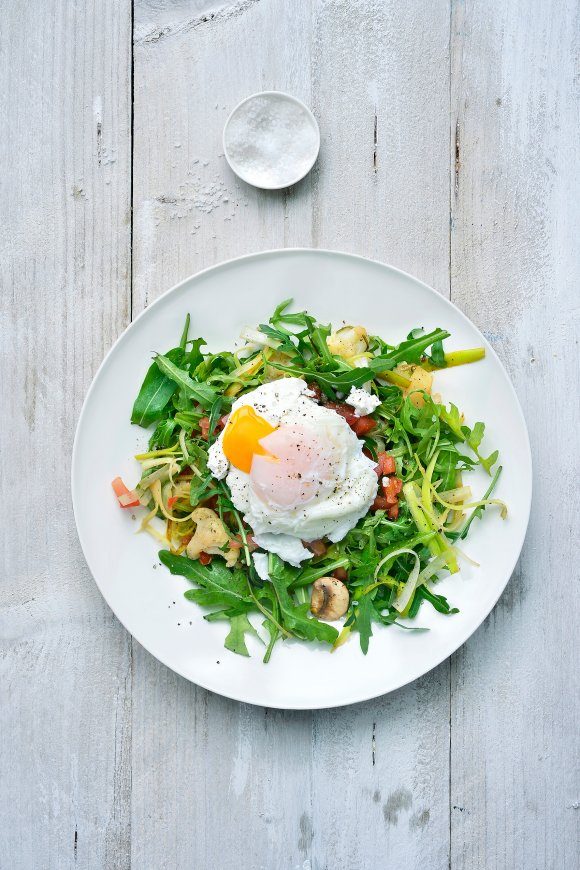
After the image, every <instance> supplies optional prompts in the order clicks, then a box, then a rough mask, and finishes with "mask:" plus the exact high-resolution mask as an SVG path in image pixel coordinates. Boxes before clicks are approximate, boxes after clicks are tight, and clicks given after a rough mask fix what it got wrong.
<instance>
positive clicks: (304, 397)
mask: <svg viewBox="0 0 580 870" xmlns="http://www.w3.org/2000/svg"><path fill="white" fill-rule="evenodd" d="M311 396H312V393H311V392H310V390H309V389H308V387H307V386H306V384H305V383H304V381H303V380H301V379H300V378H283V379H280V380H278V381H274V382H272V383H269V384H263V385H262V386H261V387H258V388H257V389H256V390H253V391H252V392H250V393H246V394H245V395H244V396H242V397H240V398H239V399H237V400H236V401H235V402H234V404H233V406H232V412H234V411H236V410H237V408H240V407H242V406H244V405H250V406H251V407H252V408H254V410H255V411H256V413H258V414H260V415H261V416H262V417H264V418H265V419H266V420H268V422H269V423H270V424H271V425H272V426H278V425H280V424H281V423H285V424H291V423H302V424H304V423H306V424H308V425H311V426H312V427H313V428H314V429H315V431H316V433H317V435H318V437H320V438H322V439H323V440H324V443H325V448H327V449H328V450H329V451H331V452H332V454H333V456H334V457H336V461H335V462H334V463H333V474H334V480H333V483H334V486H333V487H332V489H331V491H330V493H328V494H324V495H323V497H321V498H318V499H315V500H312V501H310V502H308V503H306V504H304V505H300V506H298V507H294V508H280V507H278V506H275V505H272V504H267V503H266V502H264V501H262V500H261V499H260V498H258V497H257V495H256V494H255V493H254V491H253V489H252V487H251V486H250V476H249V475H248V474H246V473H245V472H243V471H240V470H239V469H238V468H235V467H234V466H231V465H230V463H229V462H228V459H227V457H226V456H225V454H224V451H223V432H222V433H221V435H220V437H219V438H218V439H217V440H216V441H215V442H214V444H212V446H211V447H210V450H209V461H208V467H209V469H210V471H211V472H212V474H213V475H214V477H217V478H218V479H223V478H224V477H225V478H226V483H227V485H228V487H229V489H230V492H231V496H232V502H233V503H234V505H235V506H236V508H237V509H238V510H239V511H240V512H242V513H243V515H244V520H245V521H246V522H247V523H248V525H249V526H250V528H251V529H252V532H253V537H254V540H255V541H256V543H257V544H258V546H259V547H261V548H262V549H264V550H267V551H269V552H271V553H276V554H277V555H278V556H280V558H281V559H283V560H284V561H285V562H288V563H289V564H291V565H299V564H300V563H301V562H303V561H304V560H305V559H309V558H311V557H312V553H311V552H310V551H309V550H307V549H306V548H305V547H304V545H303V544H302V541H314V540H317V539H318V538H322V537H325V536H326V537H328V538H329V539H330V540H331V541H333V542H337V541H340V540H342V538H344V536H345V535H346V534H347V532H349V531H350V529H352V528H353V527H354V526H355V525H356V523H357V522H358V521H359V519H361V517H363V516H365V514H366V513H367V512H368V510H369V508H370V506H371V504H372V503H373V501H374V498H375V496H376V492H377V476H376V474H375V470H374V463H373V462H372V460H370V459H368V458H367V457H366V456H365V455H364V454H363V452H362V444H361V442H360V441H359V439H358V438H357V437H356V435H355V434H354V432H353V431H352V430H351V428H350V427H349V425H348V424H347V423H346V421H345V420H344V419H343V418H342V417H341V416H340V415H338V414H337V413H336V411H333V410H332V409H330V408H326V407H324V406H321V405H318V404H317V403H316V402H315V401H313V400H312V398H311Z"/></svg>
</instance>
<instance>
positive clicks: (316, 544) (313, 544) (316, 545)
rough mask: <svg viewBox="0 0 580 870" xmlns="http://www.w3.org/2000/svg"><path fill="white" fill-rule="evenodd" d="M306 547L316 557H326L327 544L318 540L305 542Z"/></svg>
mask: <svg viewBox="0 0 580 870" xmlns="http://www.w3.org/2000/svg"><path fill="white" fill-rule="evenodd" d="M303 543H304V546H305V547H306V548H307V549H308V550H310V552H311V553H314V555H315V556H324V554H325V553H326V549H327V547H326V544H325V543H324V541H322V540H320V538H318V539H317V540H316V541H303Z"/></svg>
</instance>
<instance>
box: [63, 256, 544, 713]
mask: <svg viewBox="0 0 580 870" xmlns="http://www.w3.org/2000/svg"><path fill="white" fill-rule="evenodd" d="M284 254H307V255H317V254H323V255H327V256H328V255H329V256H332V257H335V256H336V257H339V258H346V259H350V260H359V261H363V262H364V263H370V264H372V265H375V266H380V267H382V268H385V269H387V270H390V271H391V272H395V273H397V274H399V275H401V276H403V277H405V278H408V279H411V280H412V281H414V282H415V283H417V284H420V285H422V287H423V288H425V289H426V290H428V291H429V292H430V293H432V294H434V295H435V296H436V297H437V298H438V299H440V300H441V301H442V302H443V303H444V304H447V305H449V306H451V308H452V309H454V310H455V312H456V313H457V314H458V315H459V317H460V318H461V319H462V320H464V321H465V322H466V323H467V324H468V325H469V326H470V327H471V328H472V329H474V330H475V331H476V332H477V334H478V335H479V336H480V337H481V338H482V339H483V341H484V343H485V346H486V352H487V349H489V352H490V354H491V356H492V357H493V358H494V360H495V362H496V363H497V364H498V365H499V368H500V371H501V373H502V374H503V376H504V378H505V381H506V382H507V385H508V388H509V391H510V393H511V398H512V400H513V404H514V407H515V410H516V412H517V415H518V417H519V419H520V422H521V424H522V426H523V431H524V434H525V445H523V447H524V449H523V451H522V452H523V454H524V455H523V458H524V459H525V465H526V471H527V476H528V477H529V498H528V503H527V506H526V516H525V524H524V527H523V535H522V541H521V545H520V547H519V549H518V551H517V553H516V555H515V557H514V558H513V560H512V563H511V565H510V567H509V570H506V572H505V580H504V581H503V583H502V584H501V586H500V588H499V591H498V593H497V595H496V596H495V597H494V598H493V600H492V601H491V604H490V605H489V607H488V608H487V610H485V611H484V612H483V613H482V616H481V619H479V621H478V622H477V624H476V625H475V626H474V627H472V628H471V627H470V628H468V629H467V630H466V631H465V632H462V633H461V634H460V636H459V640H458V641H457V642H456V643H455V642H454V645H453V647H452V648H451V649H450V650H449V651H445V652H444V653H443V655H441V656H437V657H436V658H435V660H434V661H433V662H432V663H431V664H430V665H429V667H428V668H427V669H426V670H424V671H422V673H420V674H417V675H416V676H414V677H411V678H410V679H407V678H403V679H402V680H401V682H398V683H396V684H395V685H394V686H391V687H390V688H389V689H386V690H385V691H384V692H378V693H377V692H374V691H373V692H371V693H370V694H368V693H363V695H362V696H361V695H354V693H353V694H352V695H351V696H349V697H347V698H345V699H342V700H340V701H337V702H328V703H326V702H324V703H321V704H317V705H316V706H312V705H311V704H301V703H291V704H282V703H279V702H278V703H269V704H265V703H263V702H262V701H259V700H249V699H248V698H247V697H245V696H243V695H241V694H237V693H236V692H232V691H228V692H223V691H221V690H217V689H215V688H213V687H212V686H209V685H207V684H206V683H205V682H203V681H198V680H194V679H192V677H191V676H189V675H188V674H186V673H184V671H183V670H182V669H180V668H177V667H175V666H174V665H172V664H169V663H168V662H167V661H166V660H165V659H164V658H162V657H160V656H157V655H156V654H155V653H153V652H151V651H150V649H149V647H148V646H147V645H146V644H145V643H143V641H142V640H140V638H139V637H138V636H137V634H135V633H134V632H133V631H130V630H129V629H128V628H127V626H126V625H125V623H124V622H123V621H122V619H121V618H120V617H119V616H118V615H117V613H116V612H115V611H114V610H113V608H112V607H111V605H110V604H109V602H108V600H107V596H106V595H105V593H104V591H103V589H102V588H101V585H100V583H99V581H98V580H97V578H96V576H95V572H94V571H93V568H92V566H91V563H90V561H89V558H88V556H87V549H86V548H85V542H84V540H83V535H82V533H81V529H80V527H79V520H78V512H77V500H76V498H75V471H76V467H77V464H78V461H79V458H78V457H79V441H80V435H79V433H80V432H81V429H82V425H83V421H84V417H85V414H86V412H87V407H88V405H89V403H90V399H91V397H92V393H93V391H94V389H95V386H96V383H97V381H98V379H99V377H100V374H101V372H102V370H103V369H104V368H105V366H106V365H108V362H109V359H110V357H111V356H112V355H113V353H114V351H115V349H116V348H117V345H119V344H120V343H121V342H122V341H123V339H124V337H125V335H126V334H127V333H128V332H129V331H130V330H132V329H133V328H134V327H135V326H136V324H137V323H138V322H139V321H140V320H141V318H142V317H144V316H145V314H147V315H148V314H149V312H150V311H151V310H152V309H154V308H155V306H156V305H158V304H159V303H161V302H162V301H163V300H164V299H165V298H166V297H167V296H169V295H170V294H171V293H174V292H176V291H178V290H180V289H181V288H182V287H183V286H184V285H186V284H188V283H189V282H191V281H193V280H195V279H197V278H199V277H201V276H202V275H206V274H208V273H210V272H217V271H219V270H221V269H225V268H227V267H229V266H231V265H232V264H234V263H238V262H244V261H247V260H260V259H266V258H267V257H272V256H276V255H284ZM70 486H71V501H72V508H73V516H74V521H75V527H76V531H77V536H78V540H79V543H80V545H81V550H82V553H83V557H84V559H85V562H86V564H87V567H88V569H89V571H90V573H91V576H92V578H93V581H94V583H95V585H96V586H97V589H98V590H99V592H100V593H101V595H102V597H103V599H104V601H105V603H106V604H107V607H108V608H109V609H110V611H111V612H112V613H113V615H114V616H115V619H117V620H118V622H119V623H120V624H121V625H122V626H123V629H124V630H125V631H127V632H128V634H129V635H130V636H131V637H132V638H134V639H135V640H136V641H137V643H139V644H140V646H142V647H143V649H145V650H146V652H147V653H148V654H149V655H151V656H152V657H153V658H154V659H156V660H157V661H159V662H161V664H162V665H164V667H167V668H169V669H170V670H171V671H173V672H174V673H176V674H178V675H179V676H180V677H183V678H184V679H185V680H187V681H188V682H190V683H193V685H195V686H199V687H200V688H202V689H204V690H205V691H208V692H213V693H214V694H216V695H219V696H220V697H223V698H229V699H230V700H233V701H237V702H240V703H244V704H251V705H253V706H258V707H264V708H266V709H278V710H328V709H334V708H339V707H347V706H350V705H353V704H362V703H365V702H366V701H370V700H373V699H374V698H382V697H384V696H385V695H390V694H392V693H393V692H396V691H398V690H399V689H402V688H403V687H404V686H407V685H410V684H411V683H414V682H415V681H416V680H419V679H421V678H422V677H424V676H425V675H426V674H429V673H430V672H431V671H433V670H434V669H435V668H437V667H439V665H440V664H441V663H442V662H444V661H446V660H447V659H449V658H451V656H452V655H453V654H454V653H455V652H457V650H458V649H459V648H460V647H462V646H463V645H464V644H465V643H467V641H468V640H469V638H470V637H472V636H473V635H474V634H475V633H476V632H477V631H478V629H479V628H481V626H482V625H483V623H484V622H485V620H486V619H487V617H488V616H489V615H490V613H491V612H492V610H493V609H494V608H495V606H496V605H497V602H498V601H499V599H500V597H501V595H502V594H503V593H504V592H505V589H506V587H507V585H508V583H509V581H510V579H511V577H512V575H513V572H514V570H515V568H516V565H517V563H518V560H519V558H520V556H521V554H522V550H523V548H524V545H525V542H526V537H527V532H528V528H529V521H530V515H531V508H532V500H533V488H534V479H533V463H532V451H531V445H530V436H529V432H528V426H527V422H526V418H525V416H524V412H523V409H522V406H521V403H520V400H519V398H518V395H517V393H516V390H515V387H514V385H513V383H512V380H511V378H510V376H509V374H508V372H507V369H506V367H505V366H504V364H503V362H502V361H501V359H500V358H499V356H498V354H497V353H496V351H495V349H494V348H493V347H492V345H491V343H490V342H489V341H488V340H487V339H486V338H485V336H484V335H483V333H482V332H481V330H480V329H479V327H478V326H476V324H475V323H473V321H472V320H470V318H469V317H468V316H467V315H466V314H464V312H463V311H462V310H461V309H460V308H459V307H458V306H457V305H456V304H455V303H454V302H453V301H452V300H451V299H448V298H447V297H446V296H443V294H441V293H439V292H438V291H437V290H436V289H435V288H434V287H432V286H431V285H430V284H427V283H426V282H425V281H422V280H421V279H420V278H417V277H416V276H415V275H412V274H411V273H410V272H406V271H405V270H404V269H399V268H398V267H396V266H393V265H391V264H390V263H386V262H384V261H382V260H377V259H374V258H371V257H365V256H364V255H362V254H353V253H351V252H348V251H340V250H336V249H332V248H307V247H291V248H270V249H268V250H265V251H255V252H252V253H249V254H242V255H240V256H237V257H230V258H229V259H227V260H222V261H220V262H219V263H215V264H213V265H212V266H207V267H206V268H204V269H200V270H199V271H197V272H193V273H192V274H191V275H188V276H187V277H186V278H184V279H182V280H181V281H179V282H178V283H177V284H174V285H173V286H171V287H169V288H168V289H167V290H165V291H164V292H163V293H161V294H160V295H159V296H158V297H157V298H156V299H154V300H153V301H152V302H151V303H150V304H149V305H147V306H146V307H145V308H144V309H143V310H142V311H140V312H139V314H138V315H137V316H136V317H135V319H134V320H131V322H130V323H129V324H128V325H127V326H126V327H125V328H124V329H123V330H122V332H121V333H120V334H119V336H118V337H117V338H116V340H115V341H114V342H113V344H112V345H111V347H110V348H109V350H108V351H107V353H106V354H105V356H104V357H103V359H102V361H101V363H100V365H99V366H98V367H97V370H96V372H95V374H94V375H93V377H92V380H91V383H90V385H89V388H88V390H87V392H86V394H85V397H84V399H83V403H82V406H81V410H80V413H79V416H78V420H77V425H76V428H75V434H74V439H73V446H72V451H71V466H70Z"/></svg>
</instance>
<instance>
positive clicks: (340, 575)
mask: <svg viewBox="0 0 580 870" xmlns="http://www.w3.org/2000/svg"><path fill="white" fill-rule="evenodd" d="M332 576H333V577H336V579H337V580H342V582H343V583H344V581H345V580H348V574H347V572H346V568H335V570H334V571H333V572H332Z"/></svg>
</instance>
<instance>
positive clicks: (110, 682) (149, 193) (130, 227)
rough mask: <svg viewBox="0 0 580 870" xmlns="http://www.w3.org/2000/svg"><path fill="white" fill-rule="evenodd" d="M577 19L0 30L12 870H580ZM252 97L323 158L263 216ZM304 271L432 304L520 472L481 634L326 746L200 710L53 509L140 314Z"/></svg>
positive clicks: (399, 15) (147, 1)
mask: <svg viewBox="0 0 580 870" xmlns="http://www.w3.org/2000/svg"><path fill="white" fill-rule="evenodd" d="M32 7H34V8H32ZM578 11H579V9H578V6H577V4H574V3H573V2H571V0H554V2H553V3H551V4H549V5H548V4H540V3H529V2H523V0H507V2H505V3H502V4H499V3H498V4H486V5H485V6H484V4H475V3H459V2H453V3H452V5H451V6H450V5H449V3H447V2H441V3H436V4H428V3H426V2H425V0H409V2H407V3H405V4H401V3H397V2H395V0H349V2H347V0H292V2H290V0H238V2H233V3H229V4H225V5H224V4H222V3H220V2H219V0H216V2H211V0H209V2H208V0H135V3H134V6H133V8H132V7H131V3H130V0H126V2H118V0H115V2H113V0H95V2H94V3H86V4H85V3H68V2H65V0H47V2H45V3H43V4H40V5H39V6H37V4H26V3H24V2H22V0H20V2H8V0H5V2H4V3H3V4H2V18H1V21H2V52H1V53H0V70H1V73H0V75H1V80H2V85H3V87H2V89H1V93H2V99H3V103H4V104H3V109H4V111H3V118H4V120H5V131H4V135H3V136H2V137H0V154H1V156H2V165H3V167H4V170H5V171H4V173H3V180H2V198H1V208H2V227H3V230H2V237H1V242H0V250H1V251H2V261H1V264H0V269H1V271H0V276H1V281H2V295H1V303H0V304H1V306H2V308H1V311H2V320H1V326H2V368H3V374H2V380H1V385H0V390H1V391H2V392H1V395H2V418H1V420H2V423H1V429H2V455H3V458H4V460H5V462H4V469H3V474H2V478H1V486H2V495H3V496H4V499H5V502H6V503H8V504H10V513H9V514H7V516H6V517H5V522H4V524H3V527H2V532H1V535H2V554H3V562H2V564H3V565H4V566H5V576H4V582H3V584H2V587H1V591H0V602H1V611H0V640H1V644H2V646H1V649H2V657H1V659H0V675H1V689H0V691H1V704H0V759H1V761H0V764H1V776H0V867H1V868H2V870H4V868H6V870H8V868H9V870H19V868H23V870H29V868H58V870H60V868H67V867H80V868H107V870H108V868H130V867H132V868H139V870H141V868H143V870H158V868H172V870H173V868H188V870H189V868H195V870H197V868H203V870H205V868H210V867H211V868H220V870H222V868H223V870H230V868H232V870H233V868H236V870H238V868H243V870H246V868H251V870H254V868H264V870H278V868H280V870H286V868H288V870H289V868H303V870H326V868H328V870H335V868H348V870H358V868H360V870H367V868H373V870H374V868H385V870H391V868H396V870H402V868H405V870H406V868H422V870H425V868H429V870H443V868H447V867H452V868H458V870H459V868H461V870H464V868H465V870H479V868H486V870H487V868H498V870H499V868H522V870H523V868H525V870H531V868H537V870H543V868H550V870H569V868H570V870H571V868H576V867H577V866H578V858H577V856H578V854H579V843H578V811H579V810H578V807H579V801H580V794H579V792H580V783H579V781H578V766H577V757H578V737H577V733H578V727H577V721H578V708H579V696H578V640H577V638H578V630H579V628H580V626H579V621H580V620H579V610H578V606H577V603H576V598H575V594H577V593H576V590H577V577H578V569H577V565H576V560H575V556H576V549H577V548H576V547H575V546H574V544H575V543H576V544H577V542H578V535H577V516H576V513H577V509H578V494H577V487H578V478H577V469H576V468H575V462H576V459H575V453H574V447H575V444H576V443H577V431H578V425H579V422H580V421H579V420H578V416H579V415H578V405H577V401H572V396H573V395H574V392H573V391H574V389H575V390H576V395H577V360H578V348H577V327H578V311H579V310H580V309H579V307H578V306H579V300H578V279H579V275H580V261H579V254H578V250H579V249H578V242H577V239H578V232H579V230H580V216H579V203H580V190H579V184H578V169H577V167H578V164H579V157H580V153H579V150H580V148H579V135H578V131H579V123H578V122H579V117H578V109H579V102H578V96H579V84H578V67H577V64H578V43H579V40H578V33H579V16H578ZM131 72H133V75H132V76H131ZM263 88H278V89H283V90H288V91H291V92H292V93H295V94H296V95H297V96H299V97H302V98H303V99H305V100H306V101H307V102H308V103H309V104H310V105H312V107H313V110H314V112H315V114H316V115H317V117H318V119H319V123H320V127H321V133H322V150H321V157H320V161H319V164H318V165H317V167H316V169H315V171H314V172H313V173H312V174H311V176H310V177H309V178H307V179H306V180H305V181H304V182H302V183H301V184H300V185H298V186H296V187H295V188H293V189H292V190H290V191H288V192H286V193H282V194H277V193H276V194H267V193H263V192H258V191H255V190H253V189H252V188H249V187H247V186H246V185H244V184H243V183H242V182H239V181H238V180H237V179H236V178H235V177H234V176H233V175H232V173H231V172H230V171H229V169H228V168H227V166H226V164H225V162H224V159H223V156H222V154H221V128H222V126H223V122H224V120H225V118H226V116H227V113H228V112H229V110H230V109H231V108H232V107H233V105H234V104H235V103H236V102H237V101H238V100H239V99H240V98H241V97H243V96H245V95H247V94H248V93H251V92H252V91H256V90H260V89H263ZM132 94H133V105H131V103H132V100H131V97H132ZM131 200H132V205H133V211H132V214H131ZM131 243H132V246H131ZM295 245H306V246H311V245H312V246H321V247H334V248H339V249H343V250H352V251H355V252H358V253H362V254H366V255H368V256H373V257H377V258H379V259H383V260H387V261H389V262H392V263H394V264H395V265H397V266H400V267H402V268H404V269H406V270H408V271H410V272H412V273H414V274H416V275H417V276H418V277H420V278H422V279H423V280H426V281H427V282H429V283H430V284H432V285H433V286H435V287H436V288H437V289H438V290H439V291H441V292H442V293H444V294H445V295H449V294H450V295H451V298H452V299H453V300H454V301H455V302H456V303H457V304H459V305H460V307H461V308H462V309H463V310H465V311H466V313H467V314H468V315H469V316H471V317H472V318H473V319H474V320H475V322H476V323H478V324H479V325H480V326H481V327H482V328H483V329H484V330H485V332H486V334H487V335H488V337H489V339H490V340H491V342H492V344H493V345H494V346H495V347H496V349H497V351H498V353H499V354H500V356H501V357H502V359H503V360H504V362H505V363H506V365H507V367H508V369H509V371H510V374H511V376H512V378H513V379H514V382H515V385H516V389H517V390H518V393H519V395H520V399H521V400H522V403H523V405H524V411H525V413H526V417H527V420H528V425H529V426H530V434H531V437H532V446H533V449H534V457H535V462H536V494H535V510H534V514H533V517H532V523H531V526H530V531H529V534H528V540H527V543H526V547H525V550H524V554H523V557H522V559H521V561H520V565H519V566H518V569H517V570H516V573H515V575H514V577H513V578H512V581H511V583H510V586H509V587H508V589H507V591H506V593H505V594H504V596H503V597H502V599H501V601H500V603H499V605H498V607H497V608H496V610H495V611H494V613H493V614H492V615H491V616H490V618H489V619H488V620H487V621H486V623H485V625H484V627H483V628H482V629H480V631H479V632H477V633H476V635H475V636H474V637H473V638H472V639H471V641H470V642H469V643H468V644H466V646H465V647H464V648H463V649H462V650H460V651H459V652H458V653H457V654H456V655H455V656H454V657H453V659H452V660H451V662H450V663H449V662H448V663H445V664H443V665H441V666H440V667H439V668H437V669H436V670H435V671H434V672H432V673H431V674H429V675H427V676H426V677H424V678H423V679H422V680H420V681H418V682H417V683H416V684H414V685H412V686H409V687H407V688H405V689H403V690H400V691H399V692H396V693H394V694H393V695H391V696H389V697H386V698H381V699H377V700H375V701H372V702H369V703H367V704H361V705H357V706H354V707H351V708H348V709H343V710H337V711H324V712H320V713H294V712H291V713H285V712H280V711H268V710H263V709H259V708H252V707H249V706H246V705H241V704H237V703H234V702H231V701H228V700H225V699H222V698H219V697H217V696H215V695H212V694H211V693H208V692H206V691H204V690H201V689H198V688H197V687H195V686H193V685H191V684H189V683H187V682H186V681H184V680H183V679H181V678H179V677H177V676H176V675H174V674H173V673H172V672H170V671H168V670H167V669H166V668H165V667H163V666H162V665H160V664H158V663H157V662H156V661H155V660H154V659H152V658H151V656H149V654H147V653H145V652H144V651H143V650H142V649H141V648H140V647H139V646H138V644H136V643H134V642H132V641H131V639H130V638H129V636H128V635H127V634H126V632H125V631H124V629H122V627H121V626H119V625H118V624H117V622H116V620H115V618H114V617H113V616H112V614H111V613H110V612H109V611H108V609H107V607H106V606H105V605H104V603H103V602H102V600H101V598H100V596H99V594H98V592H97V590H96V587H95V586H94V584H93V583H92V581H91V579H90V576H89V574H88V571H87V569H86V566H85V565H84V562H83V559H82V555H81V554H80V548H79V545H78V543H77V540H76V535H75V531H74V524H73V520H72V515H71V510H70V507H69V495H68V468H69V457H70V447H71V443H72V436H73V431H74V425H75V422H76V417H77V415H78V411H79V409H80V404H81V402H82V398H83V395H84V392H85V390H86V388H87V386H88V383H89V382H90V379H91V376H92V374H93V373H94V371H95V369H96V367H97V365H98V363H99V362H100V359H101V358H102V356H103V355H104V353H105V351H106V350H107V348H108V347H109V346H110V344H111V343H112V341H113V340H114V338H115V337H116V335H117V334H118V333H119V331H120V330H121V329H122V328H123V326H124V325H125V324H126V323H127V322H128V320H129V317H130V312H131V311H132V312H133V314H136V313H138V312H139V311H140V310H142V308H143V307H144V306H145V305H146V304H147V303H148V302H149V301H151V300H152V299H153V298H155V297H156V296H157V295H159V293H161V292H162V291H163V290H165V289H166V288H167V287H169V286H170V285H171V284H173V283H175V282H176V281H178V280H180V279H181V278H183V277H185V276H187V275H188V274H190V273H191V272H194V271H196V270H198V269H200V268H202V267H204V266H208V265H211V264H212V263H215V262H218V261H220V260H222V259H225V258H227V257H232V256H236V255H238V254H242V253H247V252H249V251H255V250H260V249H265V248H272V247H281V246H295ZM575 378H576V380H575ZM575 384H576V386H574V385H575ZM563 408H564V409H565V411H564V412H563V411H562V409H563ZM7 459H8V461H6V460H7ZM22 469H24V470H25V472H26V473H25V475H24V482H23V480H22ZM15 496H16V498H15ZM15 501H16V506H15Z"/></svg>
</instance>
